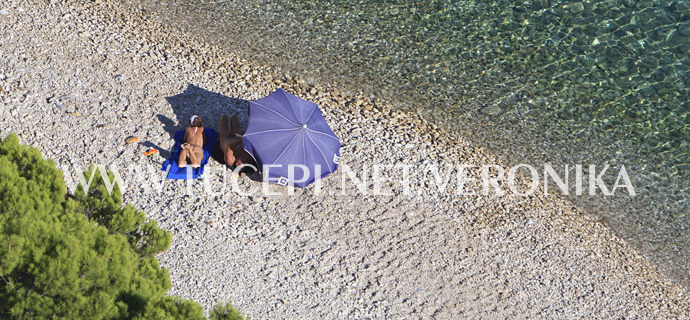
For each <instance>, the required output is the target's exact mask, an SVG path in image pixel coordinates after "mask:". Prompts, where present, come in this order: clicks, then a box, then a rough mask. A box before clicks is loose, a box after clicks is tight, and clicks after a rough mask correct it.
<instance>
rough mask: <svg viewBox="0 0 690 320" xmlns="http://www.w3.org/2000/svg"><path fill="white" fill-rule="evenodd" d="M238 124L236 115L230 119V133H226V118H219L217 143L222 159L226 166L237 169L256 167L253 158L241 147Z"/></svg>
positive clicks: (223, 116)
mask: <svg viewBox="0 0 690 320" xmlns="http://www.w3.org/2000/svg"><path fill="white" fill-rule="evenodd" d="M240 132H241V131H240V122H239V120H237V115H236V114H233V115H232V116H231V117H230V131H228V116H226V115H222V116H221V117H220V124H219V125H218V134H219V137H218V143H219V145H220V150H221V151H223V159H224V160H225V164H226V165H227V166H231V167H232V166H234V167H238V166H241V165H243V164H252V165H255V166H256V163H255V162H254V158H253V157H252V156H251V155H250V154H249V153H248V152H247V151H246V150H244V147H242V134H240Z"/></svg>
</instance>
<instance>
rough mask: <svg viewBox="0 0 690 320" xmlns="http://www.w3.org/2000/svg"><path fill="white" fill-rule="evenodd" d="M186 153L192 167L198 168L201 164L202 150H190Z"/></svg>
mask: <svg viewBox="0 0 690 320" xmlns="http://www.w3.org/2000/svg"><path fill="white" fill-rule="evenodd" d="M188 155H189V161H190V162H191V163H192V167H193V168H198V167H200V166H201V160H203V159H204V151H203V150H202V151H201V152H198V151H197V152H194V151H190V152H189V153H188Z"/></svg>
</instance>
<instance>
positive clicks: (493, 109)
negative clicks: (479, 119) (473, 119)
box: [482, 106, 503, 116]
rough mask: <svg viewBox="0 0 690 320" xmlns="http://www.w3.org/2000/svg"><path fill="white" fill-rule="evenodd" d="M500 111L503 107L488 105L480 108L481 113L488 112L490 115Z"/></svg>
mask: <svg viewBox="0 0 690 320" xmlns="http://www.w3.org/2000/svg"><path fill="white" fill-rule="evenodd" d="M501 112H503V109H501V108H500V107H498V106H488V107H485V108H483V109H482V113H483V114H488V115H490V116H495V115H497V114H499V113H501Z"/></svg>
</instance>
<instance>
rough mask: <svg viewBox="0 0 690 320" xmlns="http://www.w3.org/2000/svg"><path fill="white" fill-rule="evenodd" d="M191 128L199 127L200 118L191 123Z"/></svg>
mask: <svg viewBox="0 0 690 320" xmlns="http://www.w3.org/2000/svg"><path fill="white" fill-rule="evenodd" d="M192 127H201V118H200V117H196V118H194V121H192Z"/></svg>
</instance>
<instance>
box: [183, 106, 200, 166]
mask: <svg viewBox="0 0 690 320" xmlns="http://www.w3.org/2000/svg"><path fill="white" fill-rule="evenodd" d="M189 124H190V126H189V127H188V128H187V130H186V131H185V133H184V143H183V144H182V145H180V148H181V149H182V150H181V151H180V158H179V159H178V160H177V165H178V166H179V167H180V168H182V167H184V166H186V165H187V160H188V159H189V162H191V164H192V167H193V168H198V167H200V166H201V160H203V159H204V149H203V147H204V145H205V144H206V134H204V127H202V122H201V118H199V117H198V116H196V115H194V116H192V118H191V119H189Z"/></svg>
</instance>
